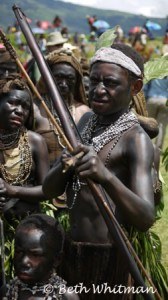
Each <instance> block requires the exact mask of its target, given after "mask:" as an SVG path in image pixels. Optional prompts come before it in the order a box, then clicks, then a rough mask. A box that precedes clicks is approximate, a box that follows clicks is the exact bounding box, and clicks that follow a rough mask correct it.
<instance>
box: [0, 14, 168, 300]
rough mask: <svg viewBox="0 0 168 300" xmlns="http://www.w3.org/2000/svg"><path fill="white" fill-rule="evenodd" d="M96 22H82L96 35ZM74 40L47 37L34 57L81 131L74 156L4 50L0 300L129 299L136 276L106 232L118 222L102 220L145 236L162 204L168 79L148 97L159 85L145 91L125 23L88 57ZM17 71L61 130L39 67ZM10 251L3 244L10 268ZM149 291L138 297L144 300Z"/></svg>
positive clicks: (0, 74)
mask: <svg viewBox="0 0 168 300" xmlns="http://www.w3.org/2000/svg"><path fill="white" fill-rule="evenodd" d="M94 17H95V18H94V20H90V19H89V17H88V22H89V25H90V31H91V32H92V31H93V27H92V26H93V23H94V21H95V20H96V16H94ZM54 22H55V23H54V24H55V26H57V27H60V24H61V22H62V20H61V19H60V18H58V16H56V18H55V20H54ZM75 37H76V40H75V38H74V41H72V39H71V40H69V37H68V36H67V32H66V30H65V31H64V32H62V33H61V32H60V31H59V30H57V31H54V32H52V33H50V34H49V35H48V36H47V38H46V42H45V49H41V51H42V52H43V54H44V56H45V61H46V66H47V68H48V69H49V71H50V73H51V74H52V77H53V79H54V82H55V84H56V87H57V89H58V93H59V94H60V97H61V99H62V101H63V104H64V106H65V110H66V111H68V113H69V115H70V118H71V119H72V121H73V124H74V127H76V133H78V134H76V147H72V148H73V149H71V150H70V149H68V147H67V145H66V143H65V140H63V137H62V135H61V134H60V132H59V131H58V129H57V128H56V127H55V123H53V121H52V118H50V116H49V115H48V113H47V110H46V109H45V106H43V105H42V103H41V102H40V101H39V99H37V97H36V95H34V94H33V92H32V90H31V88H30V86H29V82H28V81H27V79H26V78H24V76H23V75H22V73H21V71H20V70H19V68H18V66H17V64H16V62H15V61H14V60H13V59H11V58H10V56H9V53H8V52H7V50H6V49H5V45H1V49H0V212H1V218H2V220H3V222H4V235H5V242H6V241H8V242H12V240H13V241H14V249H13V253H14V255H13V257H12V260H11V261H10V269H11V270H12V271H11V272H10V273H7V274H6V276H5V277H6V282H4V280H3V278H4V276H3V275H4V273H5V269H3V268H2V270H1V274H0V276H1V288H0V295H1V299H4V300H6V299H10V300H12V299H13V300H17V299H18V300H19V299H22V300H29V299H34V300H36V299H48V300H49V299H68V300H71V299H73V300H78V299H88V300H94V299H102V300H105V299H114V300H117V299H119V300H128V299H129V300H131V299H132V300H133V299H136V298H135V297H136V295H135V294H136V292H133V291H134V289H135V290H136V289H137V288H138V287H139V282H138V280H137V277H136V276H134V275H135V273H136V272H134V270H133V269H132V267H131V266H130V265H131V264H130V261H129V260H128V257H127V255H125V254H124V253H125V252H124V253H123V251H126V250H122V247H121V245H120V243H118V234H119V233H115V231H114V230H112V229H111V228H115V226H116V225H115V224H114V223H113V222H112V218H111V217H109V214H108V211H110V213H111V214H112V215H113V216H114V220H116V222H117V224H119V225H118V226H119V228H121V231H122V230H123V231H124V232H125V233H126V235H127V236H129V235H130V232H131V231H132V229H133V230H135V231H136V232H137V233H138V232H143V233H144V235H147V234H148V231H149V229H150V228H151V227H152V225H153V224H154V222H155V208H156V205H158V204H159V203H160V201H161V196H162V193H161V189H162V187H161V184H160V179H159V159H160V152H159V151H160V150H161V149H162V147H163V141H164V136H165V130H166V125H167V112H168V109H167V106H166V104H167V99H168V92H167V86H168V85H167V77H166V78H164V79H161V80H160V82H159V80H155V81H157V84H158V85H159V86H160V89H161V90H160V92H159V89H157V88H156V87H155V88H154V89H155V90H156V89H157V91H158V93H159V94H155V93H154V92H153V89H152V88H153V86H154V85H155V81H152V82H150V87H149V86H148V87H147V86H144V85H143V78H144V58H143V57H142V56H141V54H140V53H139V52H138V51H137V50H138V49H136V47H134V45H133V44H130V43H129V42H128V43H126V42H125V40H124V33H123V31H122V28H121V27H120V26H118V27H117V31H116V39H115V41H114V42H113V43H111V45H109V46H106V47H101V48H100V49H98V50H97V51H95V52H94V53H93V55H92V57H91V58H88V57H87V53H86V51H85V50H86V49H85V36H83V37H82V36H80V42H79V41H78V36H77V34H76V36H75ZM43 38H44V37H43ZM94 42H95V41H94ZM134 42H135V41H134ZM135 44H136V43H135ZM43 46H44V44H43ZM24 67H25V69H26V70H27V73H28V74H29V76H30V78H31V80H32V82H33V83H34V86H35V87H36V89H37V90H38V92H39V94H40V95H41V96H42V98H43V100H44V102H45V104H46V106H47V108H48V110H49V111H50V113H51V114H52V117H53V118H54V120H55V122H57V124H58V125H59V126H60V128H64V125H63V124H61V118H60V116H59V114H58V111H56V108H55V106H54V105H53V101H52V97H51V95H50V91H49V90H48V88H47V85H46V82H45V80H44V77H43V74H40V73H39V69H38V67H37V63H36V61H35V58H34V57H33V56H32V57H31V58H30V59H29V60H28V61H25V62H24ZM163 85H164V91H165V92H164V91H163ZM147 91H148V92H147ZM150 91H151V92H150ZM161 92H163V96H162V94H161ZM145 96H146V99H147V103H146V100H145ZM160 96H161V99H160ZM153 98H156V100H155V99H153ZM156 101H158V102H159V103H160V106H162V108H163V107H164V112H163V114H161V113H160V114H159V117H158V115H157V114H156V113H153V112H152V107H151V106H150V105H152V104H153V103H154V105H155V102H156ZM160 110H161V108H160ZM147 111H148V112H147ZM148 113H149V116H148ZM163 116H164V117H163ZM156 120H157V121H158V123H157V121H156ZM67 123H68V120H67ZM162 124H163V125H162ZM67 125H68V124H67ZM69 126H71V124H69ZM153 138H156V143H155V145H154V143H153V141H152V139H153ZM158 140H159V141H160V143H158V142H157V141H158ZM97 198H101V199H103V203H105V207H106V209H105V208H104V206H103V207H102V204H101V201H100V200H99V199H97ZM45 201H49V203H51V204H54V206H55V207H56V213H55V215H54V216H52V217H51V216H48V215H47V213H46V212H44V211H42V208H41V202H45ZM60 212H61V213H63V214H65V216H66V217H67V216H68V222H69V226H68V228H63V225H61V224H60V223H59V219H58V216H59V213H60ZM111 214H110V216H111ZM18 224H19V225H18ZM11 226H12V227H13V233H12V235H11V232H10V228H11ZM9 232H10V234H9ZM117 232H118V230H117ZM1 234H2V231H1ZM116 235H117V237H116ZM1 238H2V237H1ZM119 239H120V234H119ZM2 247H3V245H2V244H1V248H2ZM9 251H12V250H11V248H10V250H9V248H8V249H7V248H6V247H5V259H6V258H7V256H8V255H9ZM0 252H1V258H2V260H3V257H2V251H0ZM126 252H127V251H126ZM153 280H154V282H155V284H156V286H157V288H158V287H159V285H157V282H156V281H155V279H153ZM164 280H165V282H167V277H165V279H164ZM142 282H143V279H142ZM144 282H145V281H144ZM100 286H101V291H100V290H99V288H100ZM145 287H146V284H145V283H144V287H141V294H145V299H148V296H149V299H151V298H150V297H151V296H150V292H148V290H145ZM97 290H99V291H97ZM162 292H163V294H164V296H165V295H166V293H167V295H168V292H167V291H166V289H165V290H164V291H162V290H159V293H161V295H162V297H163V294H162ZM153 293H155V291H153ZM137 295H138V292H137ZM165 299H166V298H165Z"/></svg>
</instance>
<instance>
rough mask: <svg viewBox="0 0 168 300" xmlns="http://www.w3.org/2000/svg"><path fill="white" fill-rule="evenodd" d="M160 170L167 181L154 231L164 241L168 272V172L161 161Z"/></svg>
mask: <svg viewBox="0 0 168 300" xmlns="http://www.w3.org/2000/svg"><path fill="white" fill-rule="evenodd" d="M166 147H168V128H167V135H166V138H165V141H164V149H165V148H166ZM160 172H161V175H162V177H163V179H164V181H165V184H164V185H163V199H164V210H163V212H162V216H161V219H160V220H158V221H157V222H156V224H155V225H154V231H155V232H156V233H157V234H158V235H159V237H160V239H161V242H162V263H163V265H164V267H165V268H166V271H167V273H168V172H166V171H165V168H164V165H163V164H162V163H161V165H160Z"/></svg>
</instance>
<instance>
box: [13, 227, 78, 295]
mask: <svg viewBox="0 0 168 300" xmlns="http://www.w3.org/2000/svg"><path fill="white" fill-rule="evenodd" d="M55 238H56V237H55ZM58 264H59V259H58V257H56V255H55V247H54V245H53V244H52V241H51V239H48V237H47V236H46V233H45V232H44V231H43V230H41V229H39V228H30V227H21V228H20V229H19V230H17V231H16V235H15V251H14V269H15V275H16V276H18V278H19V279H20V280H21V281H22V282H24V283H26V284H28V285H29V286H30V288H31V286H33V285H35V284H39V285H43V284H47V283H48V279H49V278H50V276H51V273H52V270H53V268H54V267H56V266H57V265H58ZM44 298H45V295H44V294H42V292H38V293H36V294H35V295H32V293H31V292H30V291H23V290H22V291H21V290H20V291H19V292H18V300H43V299H44ZM62 299H63V300H78V299H79V297H78V295H77V294H75V293H72V292H69V291H68V290H67V291H66V292H65V293H64V294H63V298H62Z"/></svg>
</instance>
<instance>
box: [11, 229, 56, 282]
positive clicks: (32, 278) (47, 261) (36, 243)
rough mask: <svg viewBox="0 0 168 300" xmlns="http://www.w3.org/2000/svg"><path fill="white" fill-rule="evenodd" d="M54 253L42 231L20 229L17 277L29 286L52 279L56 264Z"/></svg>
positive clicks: (17, 238)
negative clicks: (51, 275)
mask: <svg viewBox="0 0 168 300" xmlns="http://www.w3.org/2000/svg"><path fill="white" fill-rule="evenodd" d="M50 246H52V245H50ZM53 252H54V251H53V250H52V247H49V245H48V243H47V237H46V235H45V233H44V232H43V231H42V230H39V229H36V228H34V229H33V228H31V229H30V228H24V229H20V230H19V231H18V232H17V234H16V238H15V254H14V267H15V274H16V276H18V278H19V279H20V280H22V281H23V282H25V283H28V284H35V283H38V282H39V283H43V282H45V281H46V280H47V279H48V278H49V277H50V274H51V271H52V269H53V265H54V262H55V258H54V256H55V255H54V253H53Z"/></svg>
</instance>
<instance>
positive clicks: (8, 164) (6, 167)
mask: <svg viewBox="0 0 168 300" xmlns="http://www.w3.org/2000/svg"><path fill="white" fill-rule="evenodd" d="M3 155H4V159H5V163H4V164H2V163H1V164H0V172H1V174H2V177H3V179H4V180H5V181H6V182H8V183H9V184H12V185H19V186H21V185H23V184H24V183H25V181H26V180H27V178H28V177H29V175H30V173H31V169H32V154H31V149H30V145H29V140H28V132H27V130H26V129H24V130H22V131H20V136H19V141H18V145H17V147H15V148H13V149H10V150H9V149H8V150H3ZM12 161H13V163H12Z"/></svg>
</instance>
